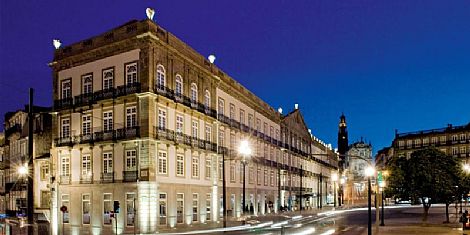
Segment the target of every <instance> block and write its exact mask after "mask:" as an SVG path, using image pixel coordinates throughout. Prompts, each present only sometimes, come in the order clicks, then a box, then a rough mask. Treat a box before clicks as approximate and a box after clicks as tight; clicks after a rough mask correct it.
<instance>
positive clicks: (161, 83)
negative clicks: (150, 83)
mask: <svg viewBox="0 0 470 235" xmlns="http://www.w3.org/2000/svg"><path fill="white" fill-rule="evenodd" d="M155 84H157V90H161V91H164V90H165V68H163V65H161V64H159V65H158V66H157V81H156V82H155Z"/></svg>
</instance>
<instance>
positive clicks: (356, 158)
mask: <svg viewBox="0 0 470 235" xmlns="http://www.w3.org/2000/svg"><path fill="white" fill-rule="evenodd" d="M346 166H347V167H346V170H345V173H346V179H347V181H346V189H345V191H344V198H345V202H347V203H348V204H355V203H356V204H357V203H364V202H366V200H367V177H366V174H365V169H366V168H367V167H368V166H373V163H372V145H371V144H370V143H366V142H364V141H363V140H362V139H361V140H360V141H358V142H355V143H353V144H351V145H349V150H348V152H347V154H346ZM372 185H373V186H374V185H375V181H374V180H373V181H372Z"/></svg>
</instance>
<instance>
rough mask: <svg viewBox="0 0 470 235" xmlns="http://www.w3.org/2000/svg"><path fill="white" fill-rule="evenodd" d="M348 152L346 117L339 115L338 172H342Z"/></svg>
mask: <svg viewBox="0 0 470 235" xmlns="http://www.w3.org/2000/svg"><path fill="white" fill-rule="evenodd" d="M347 151H348V129H347V125H346V117H345V116H344V114H343V113H342V114H341V117H340V118H339V130H338V153H339V158H340V160H339V170H340V171H341V172H342V171H343V169H344V167H345V166H344V163H345V158H346V152H347Z"/></svg>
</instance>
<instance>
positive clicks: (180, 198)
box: [176, 193, 184, 224]
mask: <svg viewBox="0 0 470 235" xmlns="http://www.w3.org/2000/svg"><path fill="white" fill-rule="evenodd" d="M183 212H184V194H183V193H177V194H176V223H178V224H182V223H183V222H184V215H183Z"/></svg>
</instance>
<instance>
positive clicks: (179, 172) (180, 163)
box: [176, 155, 184, 176]
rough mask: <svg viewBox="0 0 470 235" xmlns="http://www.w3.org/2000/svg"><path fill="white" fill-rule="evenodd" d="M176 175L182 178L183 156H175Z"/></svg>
mask: <svg viewBox="0 0 470 235" xmlns="http://www.w3.org/2000/svg"><path fill="white" fill-rule="evenodd" d="M176 175H177V176H184V155H176Z"/></svg>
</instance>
